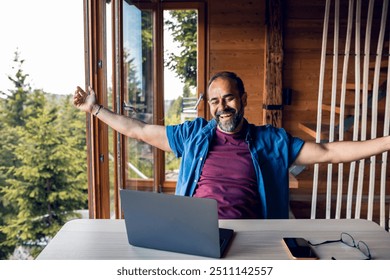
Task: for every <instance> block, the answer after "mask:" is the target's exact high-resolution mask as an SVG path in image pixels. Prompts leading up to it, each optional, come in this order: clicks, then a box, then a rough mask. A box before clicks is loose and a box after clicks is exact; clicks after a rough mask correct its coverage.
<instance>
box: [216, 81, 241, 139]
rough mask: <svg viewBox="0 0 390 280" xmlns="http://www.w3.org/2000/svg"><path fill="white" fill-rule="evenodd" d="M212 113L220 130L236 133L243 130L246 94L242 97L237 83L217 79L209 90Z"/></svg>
mask: <svg viewBox="0 0 390 280" xmlns="http://www.w3.org/2000/svg"><path fill="white" fill-rule="evenodd" d="M208 102H209V105H210V113H211V115H212V116H213V117H214V119H215V120H216V121H217V123H218V127H219V129H221V130H222V131H224V132H227V133H235V132H237V131H239V130H240V129H241V125H242V120H243V117H244V107H245V106H246V93H243V94H242V96H241V97H240V93H239V91H238V89H237V86H236V83H235V81H233V80H231V79H228V78H217V79H216V80H214V81H213V82H212V83H211V85H210V87H209V90H208Z"/></svg>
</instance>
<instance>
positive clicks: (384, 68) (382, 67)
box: [370, 59, 389, 72]
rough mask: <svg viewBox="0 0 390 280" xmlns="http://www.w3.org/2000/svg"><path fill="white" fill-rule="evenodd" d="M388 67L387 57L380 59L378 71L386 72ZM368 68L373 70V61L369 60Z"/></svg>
mask: <svg viewBox="0 0 390 280" xmlns="http://www.w3.org/2000/svg"><path fill="white" fill-rule="evenodd" d="M388 67H389V61H388V60H387V59H382V61H381V65H380V71H381V72H387V68H388ZM370 69H371V70H375V61H372V62H370Z"/></svg>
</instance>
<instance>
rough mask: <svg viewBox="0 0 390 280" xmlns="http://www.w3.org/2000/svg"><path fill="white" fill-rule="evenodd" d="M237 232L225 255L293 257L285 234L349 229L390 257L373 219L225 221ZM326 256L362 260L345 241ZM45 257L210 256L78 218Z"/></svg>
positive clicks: (322, 234) (325, 236) (310, 236)
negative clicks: (132, 238) (138, 239)
mask: <svg viewBox="0 0 390 280" xmlns="http://www.w3.org/2000/svg"><path fill="white" fill-rule="evenodd" d="M219 223H220V227H225V228H232V229H234V231H235V237H234V239H233V241H232V243H231V245H230V247H229V248H228V251H227V254H226V256H225V257H224V259H233V260H239V259H251V260H255V259H268V260H283V259H289V255H288V253H287V250H286V248H285V247H284V245H283V242H282V238H283V237H304V238H306V239H307V240H310V241H312V242H313V243H314V242H321V241H325V240H333V239H339V238H340V233H341V232H348V233H349V234H351V235H352V236H353V237H354V238H355V240H356V241H359V240H362V241H364V242H365V243H367V245H368V246H369V248H370V250H371V254H372V258H373V259H382V260H390V233H389V232H387V231H385V230H384V229H383V228H381V227H380V226H378V225H377V224H376V223H373V222H370V221H367V220H354V219H352V220H299V219H292V220H220V222H219ZM314 248H315V250H316V252H317V254H318V255H319V257H320V259H327V260H329V259H330V258H331V257H332V256H334V257H335V258H337V259H362V258H363V255H362V254H361V253H360V252H359V250H357V249H355V248H350V247H348V246H346V245H344V244H342V243H340V242H337V243H329V244H326V245H321V246H318V247H314ZM37 259H39V260H44V259H46V260H47V259H51V260H65V259H71V260H80V259H87V260H99V259H100V260H101V259H104V260H109V259H113V260H129V259H138V260H142V259H186V260H189V259H204V258H202V257H199V256H193V255H186V254H178V253H172V252H165V251H159V250H152V249H145V248H139V247H134V246H131V245H129V243H128V241H127V235H126V230H125V224H124V220H88V219H85V220H82V219H81V220H73V221H70V222H68V223H67V224H65V225H64V226H63V228H62V229H61V230H60V231H59V232H58V233H57V235H56V236H55V237H54V238H53V239H52V240H51V241H50V243H49V244H48V245H47V246H46V248H45V249H44V250H43V251H42V252H41V254H40V255H39V256H38V257H37Z"/></svg>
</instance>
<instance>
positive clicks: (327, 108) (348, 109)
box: [322, 104, 355, 116]
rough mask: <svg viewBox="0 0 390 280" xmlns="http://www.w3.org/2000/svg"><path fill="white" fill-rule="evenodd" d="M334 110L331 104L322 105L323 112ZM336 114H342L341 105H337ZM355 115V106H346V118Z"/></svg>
mask: <svg viewBox="0 0 390 280" xmlns="http://www.w3.org/2000/svg"><path fill="white" fill-rule="evenodd" d="M331 109H332V106H331V105H330V104H322V110H324V111H327V112H330V111H331ZM335 112H336V114H340V113H341V108H340V105H336V107H335ZM354 113H355V106H354V105H345V107H344V116H350V115H353V114H354Z"/></svg>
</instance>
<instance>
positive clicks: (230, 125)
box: [215, 110, 243, 132]
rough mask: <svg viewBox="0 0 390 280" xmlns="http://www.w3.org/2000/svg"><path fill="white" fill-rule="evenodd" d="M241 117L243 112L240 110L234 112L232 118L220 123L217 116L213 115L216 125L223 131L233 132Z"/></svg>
mask: <svg viewBox="0 0 390 280" xmlns="http://www.w3.org/2000/svg"><path fill="white" fill-rule="evenodd" d="M242 118H243V114H242V112H241V110H240V112H238V113H234V116H233V118H232V119H231V120H229V121H227V122H223V123H222V122H221V121H220V120H219V117H218V116H216V117H215V119H216V121H217V124H218V127H219V128H220V129H221V130H222V131H224V132H234V130H236V128H237V126H238V125H239V124H240V122H241V120H242Z"/></svg>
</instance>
